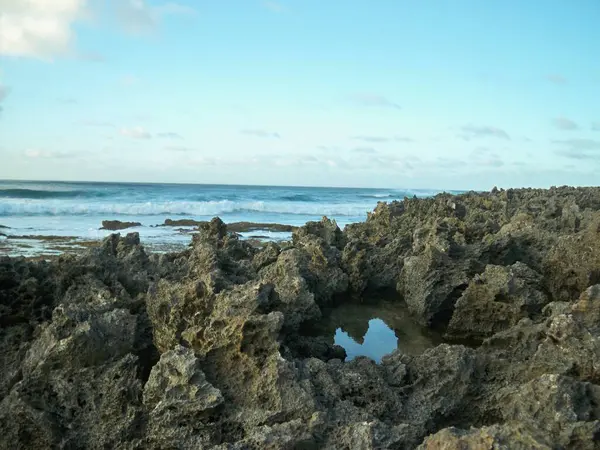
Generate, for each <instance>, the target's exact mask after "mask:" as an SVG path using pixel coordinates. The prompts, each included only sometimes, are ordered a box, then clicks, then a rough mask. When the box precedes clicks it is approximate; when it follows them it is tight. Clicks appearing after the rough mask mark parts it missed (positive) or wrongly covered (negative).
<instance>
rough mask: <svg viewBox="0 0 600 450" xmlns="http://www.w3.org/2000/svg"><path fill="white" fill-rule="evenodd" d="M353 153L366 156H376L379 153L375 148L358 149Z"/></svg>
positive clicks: (354, 149)
mask: <svg viewBox="0 0 600 450" xmlns="http://www.w3.org/2000/svg"><path fill="white" fill-rule="evenodd" d="M352 151H353V152H354V153H362V154H365V155H374V154H375V153H377V150H375V149H374V148H373V147H356V148H353V149H352Z"/></svg>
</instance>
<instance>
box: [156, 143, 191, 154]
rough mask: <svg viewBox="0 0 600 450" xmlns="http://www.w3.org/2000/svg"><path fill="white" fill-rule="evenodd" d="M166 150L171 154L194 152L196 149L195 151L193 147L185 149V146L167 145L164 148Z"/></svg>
mask: <svg viewBox="0 0 600 450" xmlns="http://www.w3.org/2000/svg"><path fill="white" fill-rule="evenodd" d="M163 149H164V150H167V151H169V152H184V153H187V152H193V151H194V150H195V149H193V148H192V147H185V146H183V145H165V146H164V147H163Z"/></svg>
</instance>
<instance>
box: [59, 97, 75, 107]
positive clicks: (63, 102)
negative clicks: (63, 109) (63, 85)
mask: <svg viewBox="0 0 600 450" xmlns="http://www.w3.org/2000/svg"><path fill="white" fill-rule="evenodd" d="M56 101H57V102H58V103H60V104H61V105H76V104H77V103H78V101H77V100H76V99H74V98H73V97H62V98H59V99H57V100H56Z"/></svg>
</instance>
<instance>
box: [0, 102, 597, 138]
mask: <svg viewBox="0 0 600 450" xmlns="http://www.w3.org/2000/svg"><path fill="white" fill-rule="evenodd" d="M0 101H2V99H0ZM592 131H600V122H592Z"/></svg>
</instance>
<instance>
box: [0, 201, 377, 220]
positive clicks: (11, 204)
mask: <svg viewBox="0 0 600 450" xmlns="http://www.w3.org/2000/svg"><path fill="white" fill-rule="evenodd" d="M372 209H373V205H372V204H370V203H365V204H357V203H346V204H321V203H314V202H294V203H290V202H289V201H287V202H262V201H246V202H243V201H242V202H238V201H231V200H222V201H203V202H195V201H166V202H138V203H100V202H98V203H96V202H90V203H80V202H77V203H76V202H74V201H65V200H63V201H52V200H44V201H26V202H23V201H8V202H3V203H0V216H87V215H89V216H92V215H93V216H101V215H124V216H138V215H139V216H153V215H173V216H195V217H198V216H217V215H221V214H228V213H274V214H292V215H313V216H314V215H325V216H331V217H335V216H348V217H358V216H366V213H367V212H368V211H371V210H372Z"/></svg>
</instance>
